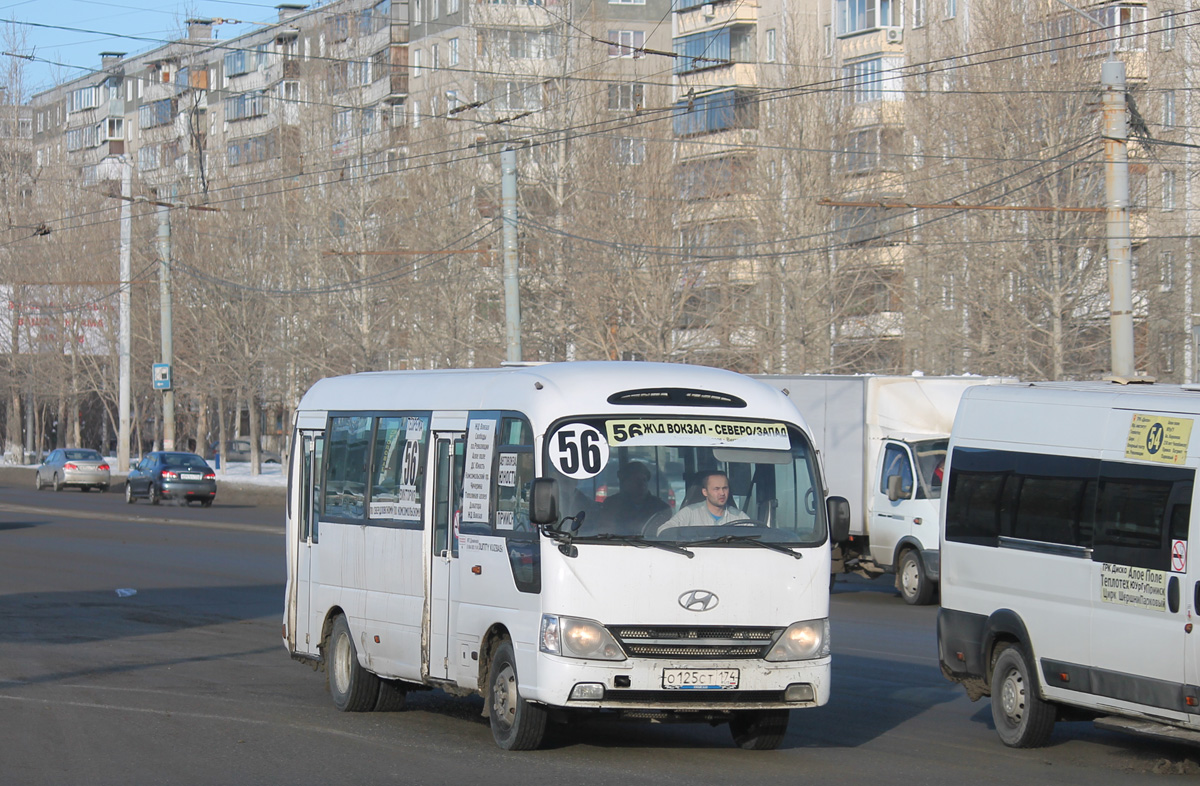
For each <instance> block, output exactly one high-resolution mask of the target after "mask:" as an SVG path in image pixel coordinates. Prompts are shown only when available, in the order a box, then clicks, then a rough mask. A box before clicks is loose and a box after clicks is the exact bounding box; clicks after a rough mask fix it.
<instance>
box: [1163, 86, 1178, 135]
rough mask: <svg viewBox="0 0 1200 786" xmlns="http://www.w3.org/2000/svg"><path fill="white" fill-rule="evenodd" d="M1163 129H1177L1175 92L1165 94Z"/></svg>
mask: <svg viewBox="0 0 1200 786" xmlns="http://www.w3.org/2000/svg"><path fill="white" fill-rule="evenodd" d="M1162 124H1163V128H1174V127H1175V91H1174V90H1166V91H1164V92H1163V116H1162Z"/></svg>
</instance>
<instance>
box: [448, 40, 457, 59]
mask: <svg viewBox="0 0 1200 786" xmlns="http://www.w3.org/2000/svg"><path fill="white" fill-rule="evenodd" d="M446 58H447V60H448V61H449V65H450V66H456V65H458V39H457V38H451V39H450V41H449V42H447V44H446Z"/></svg>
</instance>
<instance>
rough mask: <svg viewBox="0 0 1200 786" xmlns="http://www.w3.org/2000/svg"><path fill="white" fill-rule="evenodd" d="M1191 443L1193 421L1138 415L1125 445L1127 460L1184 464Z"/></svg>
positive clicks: (1135, 414)
mask: <svg viewBox="0 0 1200 786" xmlns="http://www.w3.org/2000/svg"><path fill="white" fill-rule="evenodd" d="M1191 439H1192V419H1191V418H1171V417H1166V416H1164V415H1145V414H1142V413H1140V412H1135V413H1134V415H1133V421H1132V422H1131V423H1130V424H1129V437H1128V438H1127V439H1126V441H1125V458H1132V459H1143V460H1145V461H1157V462H1159V463H1161V464H1183V463H1184V462H1185V461H1186V460H1187V452H1188V443H1189V442H1191Z"/></svg>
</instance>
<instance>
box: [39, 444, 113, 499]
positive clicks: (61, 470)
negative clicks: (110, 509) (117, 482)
mask: <svg viewBox="0 0 1200 786" xmlns="http://www.w3.org/2000/svg"><path fill="white" fill-rule="evenodd" d="M109 480H110V476H109V467H108V462H107V461H105V459H104V456H101V455H100V453H99V452H98V451H95V450H88V449H87V448H59V449H58V450H52V451H50V455H48V456H46V460H45V461H43V462H42V463H41V464H40V465H39V466H38V468H37V471H36V472H35V473H34V476H33V483H34V486H35V487H36V488H37V490H38V491H41V490H42V489H44V488H46V487H48V486H49V487H53V488H54V490H55V491H62V490H63V489H64V488H65V487H67V486H78V487H79V490H80V491H91V490H92V489H100V490H101V491H108V483H109Z"/></svg>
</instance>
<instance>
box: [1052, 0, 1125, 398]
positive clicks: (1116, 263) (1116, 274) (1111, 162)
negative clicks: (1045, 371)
mask: <svg viewBox="0 0 1200 786" xmlns="http://www.w3.org/2000/svg"><path fill="white" fill-rule="evenodd" d="M1057 2H1058V3H1059V5H1064V6H1066V7H1067V8H1069V9H1071V10H1072V11H1074V12H1075V13H1077V14H1079V15H1080V16H1082V17H1083V18H1084V19H1086V20H1088V21H1089V22H1091V23H1092V24H1093V25H1095V26H1096V27H1098V28H1100V29H1101V30H1102V31H1107V34H1108V59H1107V60H1105V61H1104V63H1103V64H1102V65H1101V66H1100V88H1101V106H1102V108H1103V112H1104V133H1103V138H1104V207H1105V211H1104V212H1105V227H1106V232H1107V236H1108V302H1109V307H1108V308H1109V331H1110V338H1109V344H1110V347H1111V353H1112V375H1113V377H1116V378H1117V379H1133V377H1134V375H1135V374H1136V372H1137V370H1136V369H1135V368H1134V363H1133V251H1132V245H1131V243H1130V240H1129V123H1128V120H1127V118H1126V116H1125V101H1126V98H1125V64H1124V63H1123V62H1121V61H1120V60H1118V59H1117V55H1116V42H1115V41H1114V40H1113V38H1112V31H1111V30H1108V28H1106V27H1105V26H1104V25H1103V24H1101V23H1100V21H1099V20H1097V19H1096V17H1094V16H1092V15H1091V14H1089V13H1087V12H1086V11H1083V10H1081V9H1079V8H1076V7H1075V6H1073V5H1071V4H1070V3H1068V2H1067V0H1057Z"/></svg>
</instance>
